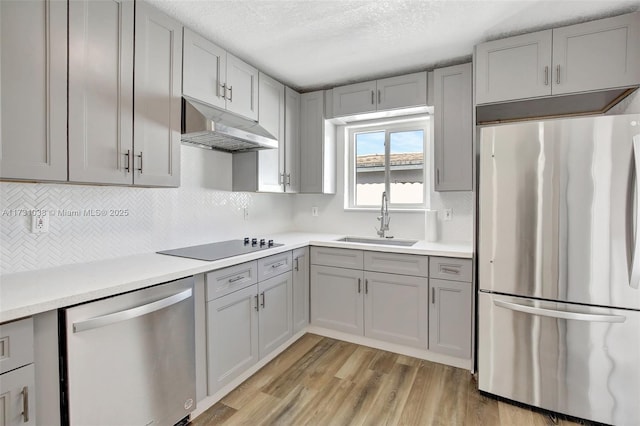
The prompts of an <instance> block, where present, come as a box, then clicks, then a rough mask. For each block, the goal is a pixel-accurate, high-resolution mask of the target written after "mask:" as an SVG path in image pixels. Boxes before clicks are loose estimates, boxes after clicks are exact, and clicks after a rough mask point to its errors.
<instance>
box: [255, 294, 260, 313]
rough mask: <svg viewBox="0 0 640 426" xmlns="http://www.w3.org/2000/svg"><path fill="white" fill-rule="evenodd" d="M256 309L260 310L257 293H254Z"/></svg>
mask: <svg viewBox="0 0 640 426" xmlns="http://www.w3.org/2000/svg"><path fill="white" fill-rule="evenodd" d="M256 311H260V304H259V303H258V295H257V294H256Z"/></svg>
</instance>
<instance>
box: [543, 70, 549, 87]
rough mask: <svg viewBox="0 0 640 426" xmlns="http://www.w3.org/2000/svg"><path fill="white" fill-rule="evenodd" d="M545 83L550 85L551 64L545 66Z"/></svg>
mask: <svg viewBox="0 0 640 426" xmlns="http://www.w3.org/2000/svg"><path fill="white" fill-rule="evenodd" d="M544 85H545V86H548V85H549V65H547V66H545V67H544Z"/></svg>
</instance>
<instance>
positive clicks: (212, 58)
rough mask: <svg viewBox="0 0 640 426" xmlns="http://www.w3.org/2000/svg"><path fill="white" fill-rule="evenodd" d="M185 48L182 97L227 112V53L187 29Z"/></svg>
mask: <svg viewBox="0 0 640 426" xmlns="http://www.w3.org/2000/svg"><path fill="white" fill-rule="evenodd" d="M183 46H184V48H183V71H182V72H183V74H182V79H183V81H182V94H183V95H184V96H189V97H192V98H196V99H198V100H200V101H203V102H207V103H209V104H211V105H213V106H215V107H218V108H222V109H224V108H225V102H226V98H225V92H224V89H223V85H224V84H225V81H226V70H227V52H226V51H225V50H224V49H222V48H221V47H218V46H216V45H215V44H213V43H211V42H210V41H209V40H207V39H205V38H204V37H202V36H200V35H198V34H196V33H194V32H193V31H191V30H190V29H188V28H185V29H184V41H183ZM224 87H226V86H224Z"/></svg>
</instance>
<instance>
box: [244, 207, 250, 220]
mask: <svg viewBox="0 0 640 426" xmlns="http://www.w3.org/2000/svg"><path fill="white" fill-rule="evenodd" d="M244 220H249V207H245V208H244Z"/></svg>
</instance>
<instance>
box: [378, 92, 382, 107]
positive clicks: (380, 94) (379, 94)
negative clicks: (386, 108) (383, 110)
mask: <svg viewBox="0 0 640 426" xmlns="http://www.w3.org/2000/svg"><path fill="white" fill-rule="evenodd" d="M381 102H382V91H381V90H380V89H378V104H379V103H381Z"/></svg>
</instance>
